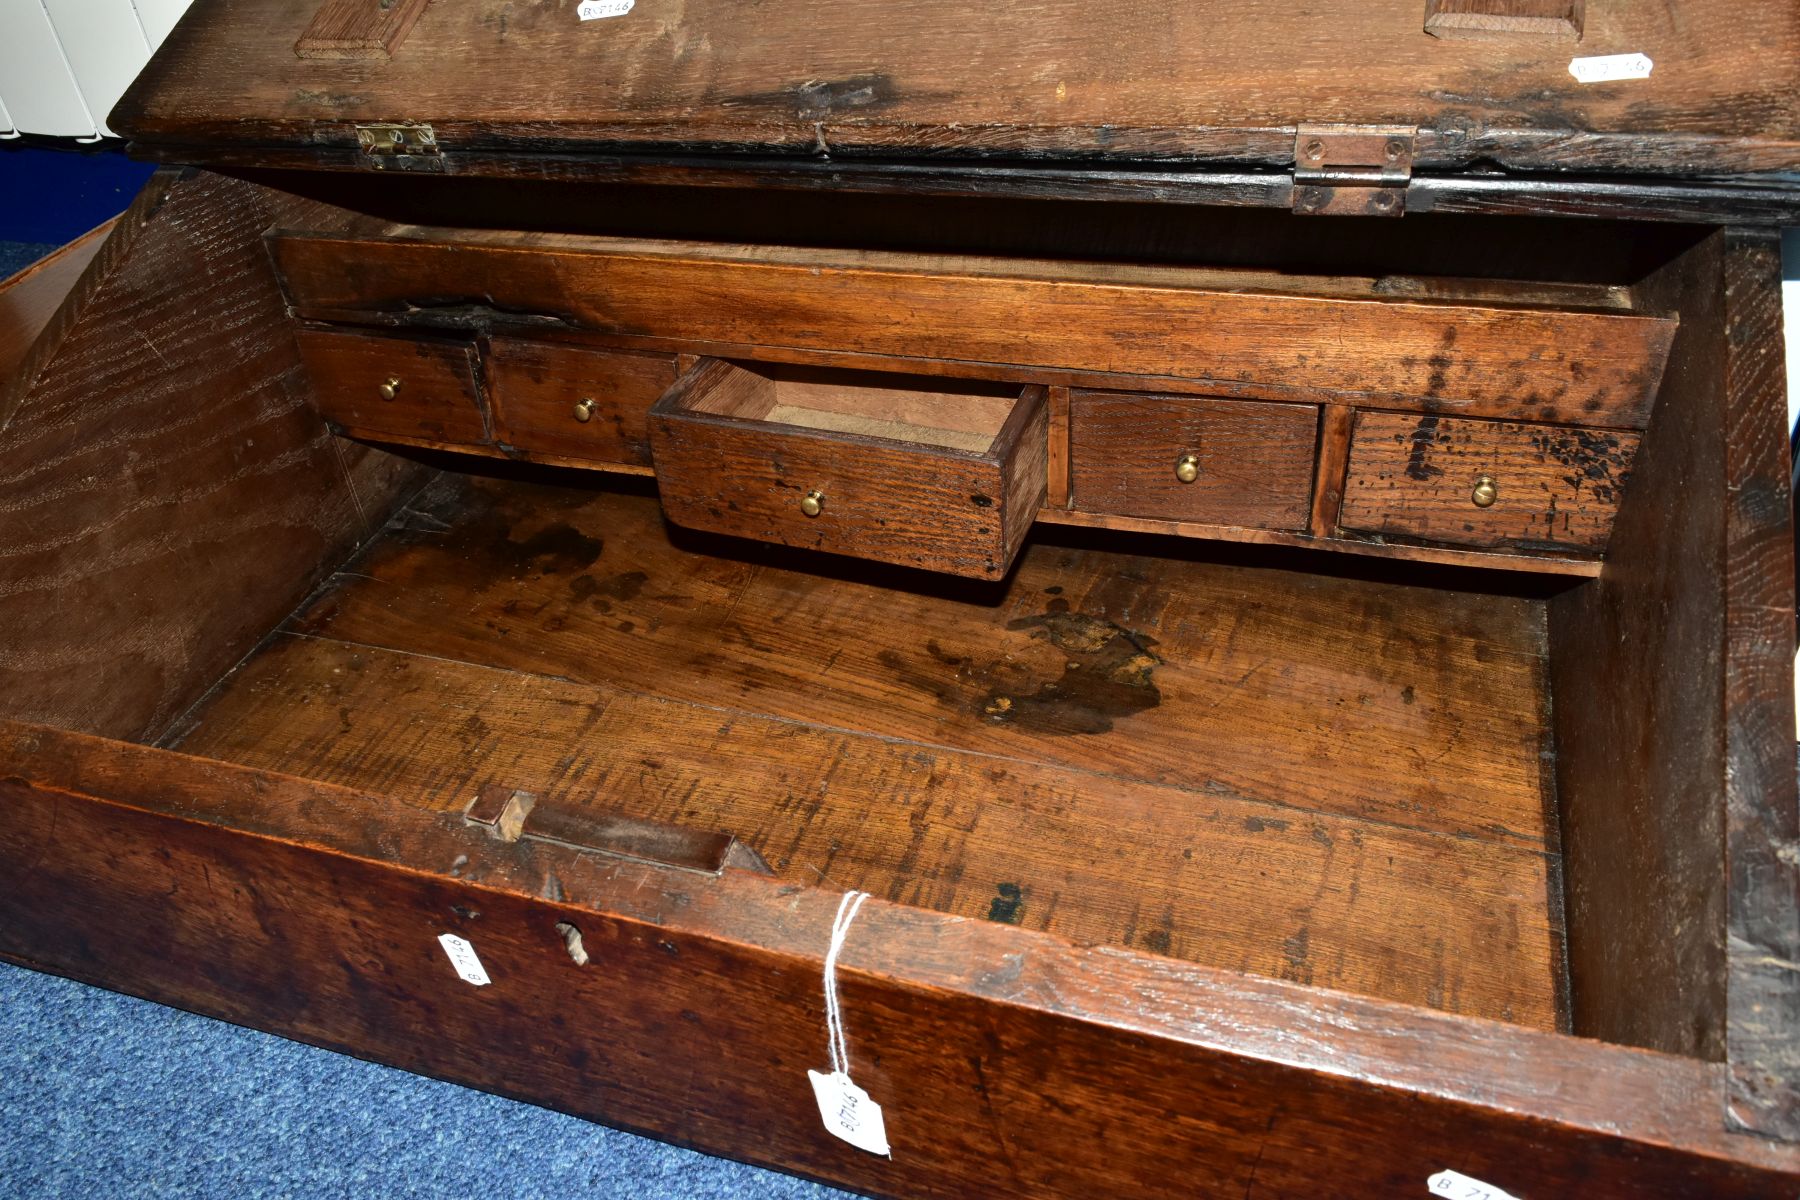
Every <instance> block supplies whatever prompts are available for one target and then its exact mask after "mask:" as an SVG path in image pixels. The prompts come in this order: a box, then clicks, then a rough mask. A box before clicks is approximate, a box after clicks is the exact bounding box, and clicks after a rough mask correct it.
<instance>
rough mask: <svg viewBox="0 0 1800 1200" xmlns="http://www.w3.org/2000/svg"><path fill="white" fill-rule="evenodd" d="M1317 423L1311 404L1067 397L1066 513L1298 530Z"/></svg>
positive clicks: (1307, 499)
mask: <svg viewBox="0 0 1800 1200" xmlns="http://www.w3.org/2000/svg"><path fill="white" fill-rule="evenodd" d="M1318 418H1319V410H1318V409H1317V407H1315V406H1313V405H1311V404H1264V403H1257V402H1250V401H1240V400H1211V399H1205V398H1200V397H1191V396H1144V395H1132V394H1127V393H1121V392H1092V391H1081V390H1076V391H1073V392H1071V393H1070V395H1069V477H1070V504H1071V507H1073V508H1076V509H1078V510H1080V511H1082V512H1094V513H1112V514H1115V515H1118V516H1127V517H1161V518H1166V519H1168V520H1172V521H1199V522H1205V523H1207V524H1210V525H1236V526H1245V527H1249V528H1255V529H1302V528H1304V527H1305V526H1306V522H1307V516H1308V512H1309V509H1310V505H1311V499H1312V477H1313V453H1314V445H1315V443H1316V441H1317V437H1318Z"/></svg>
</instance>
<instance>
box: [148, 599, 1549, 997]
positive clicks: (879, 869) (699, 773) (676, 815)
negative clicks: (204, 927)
mask: <svg viewBox="0 0 1800 1200" xmlns="http://www.w3.org/2000/svg"><path fill="white" fill-rule="evenodd" d="M396 601H398V602H400V603H404V600H403V599H402V598H400V597H396ZM817 717H818V719H817V721H816V723H814V722H807V723H797V722H794V721H791V720H774V719H770V718H766V717H759V716H751V715H746V714H744V713H741V712H729V713H728V712H721V710H720V709H719V708H717V707H713V706H703V705H696V704H690V703H682V702H675V701H669V700H665V699H662V698H661V697H659V696H656V695H654V694H651V695H645V694H641V693H639V692H633V691H625V690H622V689H619V688H615V687H597V686H594V685H591V684H573V683H566V682H563V681H560V680H555V679H551V678H548V677H546V676H542V675H527V674H520V673H518V672H514V671H508V670H500V669H495V668H491V667H487V666H480V665H470V664H464V663H457V662H450V661H447V660H444V659H440V658H433V657H429V656H427V655H425V654H420V653H399V652H395V651H388V650H374V649H370V648H367V647H361V646H353V645H348V644H346V643H343V642H339V641H336V640H329V639H320V638H314V637H307V636H286V637H282V638H279V639H277V640H275V641H274V642H272V643H271V644H270V645H268V646H267V647H265V648H263V649H262V650H260V651H259V652H258V653H257V655H256V657H255V658H253V659H252V660H251V661H250V662H249V663H247V664H246V665H245V666H243V667H241V668H240V669H239V670H238V672H237V673H236V674H235V675H234V676H233V677H232V679H231V681H230V682H229V683H228V684H227V685H226V686H225V687H224V688H223V689H222V690H221V691H220V692H219V693H218V694H217V695H215V696H214V697H212V698H211V699H210V700H209V702H208V703H207V705H206V706H205V707H204V709H203V710H201V711H200V712H199V713H198V714H197V716H196V718H195V720H196V723H195V724H194V725H193V727H192V730H191V732H189V733H187V735H186V736H185V737H184V738H183V739H182V740H181V742H180V748H181V749H183V750H184V751H186V752H188V753H193V754H203V755H205V756H207V757H209V758H219V759H223V760H225V761H228V762H238V763H243V764H245V765H248V766H255V767H262V768H266V769H269V770H273V771H280V772H282V773H284V774H293V775H301V776H304V777H306V778H308V779H320V780H325V781H327V782H331V783H337V784H343V785H345V786H348V787H352V788H356V789H358V790H369V791H380V792H381V793H383V794H385V795H391V796H396V797H401V798H404V799H406V800H409V801H416V802H419V803H423V804H427V805H430V806H432V807H434V808H439V809H442V810H444V811H450V812H458V811H460V810H461V809H462V807H463V806H464V805H466V804H467V803H468V801H469V799H470V798H471V797H473V796H474V795H475V794H476V792H477V791H479V790H480V789H481V788H482V787H484V786H488V785H490V784H492V785H499V786H505V787H509V788H510V787H518V788H523V789H525V790H527V791H531V792H534V793H536V794H538V795H539V796H541V797H542V798H543V799H542V802H543V803H548V804H554V805H558V806H561V807H563V808H565V809H575V808H593V809H596V810H599V811H605V812H612V813H618V814H620V815H623V816H626V817H630V818H634V819H639V820H647V821H655V822H661V823H666V824H669V825H675V826H680V827H683V828H687V829H692V830H696V831H708V832H716V833H719V834H725V835H734V836H736V837H738V838H740V839H742V840H743V841H744V842H745V843H746V844H748V845H749V846H751V847H752V848H753V849H755V850H757V851H758V852H759V853H760V854H761V855H762V857H763V858H764V859H765V860H767V861H768V863H769V865H770V867H771V868H772V869H773V870H774V871H775V873H776V874H778V875H780V876H781V877H782V878H784V879H787V880H788V881H790V882H792V883H796V884H800V885H802V886H806V887H824V888H836V889H839V890H842V889H847V888H854V889H858V890H861V891H867V892H871V893H873V894H875V895H877V896H884V897H886V898H888V899H890V900H893V901H895V902H897V903H903V904H910V905H914V906H917V907H920V908H928V909H933V910H936V911H939V912H946V913H954V914H957V915H959V916H966V917H976V918H983V919H988V920H997V921H1002V922H1005V923H1008V924H1013V925H1019V926H1021V927H1024V928H1029V929H1042V930H1048V931H1050V932H1053V933H1056V934H1059V935H1061V936H1063V937H1066V938H1069V939H1071V940H1072V941H1075V942H1078V943H1083V944H1101V945H1114V946H1128V947H1132V948H1135V949H1139V950H1145V951H1149V952H1152V953H1157V954H1166V955H1171V956H1173V957H1176V958H1181V959H1186V960H1188V961H1192V962H1201V963H1207V964H1209V965H1212V966H1218V967H1226V968H1229V969H1233V970H1241V971H1249V972H1252V973H1254V974H1259V975H1265V976H1268V977H1270V978H1279V979H1293V980H1298V981H1300V982H1304V983H1312V984H1315V985H1317V986H1320V987H1331V988H1338V989H1342V990H1346V991H1354V992H1360V993H1363V994H1365V995H1377V996H1384V997H1386V998H1388V999H1392V1000H1399V1001H1403V1002H1406V1003H1411V1004H1419V1005H1425V1006H1428V1007H1432V1008H1437V1009H1442V1010H1444V1011H1448V1012H1459V1013H1464V1014H1467V1015H1470V1016H1483V1017H1491V1018H1494V1019H1498V1020H1507V1021H1513V1022H1516V1023H1518V1024H1521V1025H1528V1026H1531V1027H1534V1028H1539V1029H1556V1028H1557V1027H1558V1019H1559V1016H1560V1014H1559V1012H1558V1006H1559V1003H1560V989H1559V986H1558V975H1557V970H1556V966H1557V963H1558V962H1559V960H1560V956H1561V950H1560V931H1559V930H1558V929H1557V928H1556V926H1555V924H1554V921H1553V919H1552V918H1551V916H1550V911H1551V910H1550V909H1549V907H1548V901H1549V896H1550V892H1549V887H1550V885H1549V878H1550V877H1551V875H1552V873H1553V871H1552V866H1551V860H1550V859H1549V858H1548V856H1546V855H1545V853H1544V852H1543V851H1542V850H1541V849H1533V848H1531V847H1528V846H1525V845H1522V844H1520V843H1519V842H1517V841H1513V840H1506V839H1499V840H1495V839H1489V838H1457V837H1449V836H1444V835H1440V834H1427V833H1419V832H1414V831H1411V830H1404V829H1397V828H1394V827H1392V826H1388V825H1383V824H1380V823H1377V822H1371V821H1362V820H1358V819H1356V818H1354V817H1344V816H1336V815H1329V814H1318V815H1315V814H1302V813H1296V812H1295V811H1294V810H1293V809H1292V808H1289V807H1285V806H1276V805H1271V804H1266V803H1259V802H1256V801H1250V800H1244V799H1240V798H1237V797H1234V796H1231V795H1228V794H1215V795H1202V796H1196V795H1194V794H1192V793H1190V792H1184V791H1178V790H1175V789H1173V788H1167V787H1158V786H1153V785H1148V784H1140V783H1130V782H1125V781H1121V780H1115V779H1108V778H1104V777H1100V776H1096V775H1092V774H1089V773H1086V772H1081V771H1075V770H1071V769H1068V768H1061V767H1046V766H1039V765H1037V764H1034V763H1030V762H1025V761H1011V760H998V759H994V758H992V757H989V756H985V755H976V754H968V753H962V752H957V751H950V750H943V749H939V748H925V747H922V746H919V745H916V744H904V743H897V742H894V741H892V740H888V739H881V738H875V737H871V736H869V735H866V734H854V733H847V732H843V731H842V730H838V729H832V728H830V727H829V726H830V724H831V722H830V721H829V719H828V714H825V713H820V714H817Z"/></svg>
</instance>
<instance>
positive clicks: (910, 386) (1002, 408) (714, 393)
mask: <svg viewBox="0 0 1800 1200" xmlns="http://www.w3.org/2000/svg"><path fill="white" fill-rule="evenodd" d="M1046 419H1047V418H1046V414H1045V407H1044V389H1043V388H1041V387H1034V386H1029V385H1026V386H1020V385H1017V384H1004V383H984V382H963V381H950V380H943V379H929V380H920V379H911V378H908V377H905V376H893V375H880V374H873V373H869V372H858V371H833V370H821V369H809V368H799V367H781V366H770V365H767V364H760V363H759V364H751V365H740V364H737V363H730V362H724V361H722V360H718V359H708V360H704V361H702V362H701V363H700V364H699V365H698V366H696V367H695V368H694V370H692V371H691V372H689V373H688V374H687V375H686V376H684V377H683V378H682V379H680V380H679V381H677V382H676V384H675V386H674V387H673V388H671V389H670V390H669V393H668V394H667V395H666V396H664V397H663V398H662V399H661V400H660V401H658V402H657V404H656V407H655V408H653V409H651V411H650V450H651V455H652V457H653V458H654V460H655V465H656V479H657V485H658V487H659V488H660V489H661V492H662V500H663V508H664V509H665V510H666V511H667V512H668V514H669V517H670V519H671V520H673V521H675V522H677V523H678V524H681V525H687V526H690V527H692V528H695V529H706V530H711V531H713V532H715V533H730V534H738V535H740V536H743V537H751V538H758V539H760V540H763V541H768V542H776V543H779V544H781V545H785V546H803V547H807V548H809V549H815V550H828V551H833V552H836V553H839V554H853V555H857V556H859V557H862V558H872V559H877V560H880V561H882V562H890V563H896V564H899V565H901V566H910V567H923V568H925V569H927V570H933V571H944V572H947V573H949V574H953V575H972V576H976V577H977V578H983V579H995V578H998V577H1000V576H1002V575H1004V574H1006V572H1007V569H1008V568H1009V567H1010V566H1011V565H1012V561H1013V556H1014V555H1015V554H1017V553H1018V549H1019V545H1020V543H1021V542H1023V541H1024V539H1025V534H1026V532H1027V531H1028V530H1029V529H1030V528H1031V522H1032V519H1033V518H1034V517H1035V516H1036V515H1037V509H1038V506H1039V505H1040V504H1042V503H1043V499H1044V486H1045V456H1046V453H1047V447H1046V439H1045V422H1046Z"/></svg>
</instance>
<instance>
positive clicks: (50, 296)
mask: <svg viewBox="0 0 1800 1200" xmlns="http://www.w3.org/2000/svg"><path fill="white" fill-rule="evenodd" d="M116 223H117V222H116V221H108V222H107V223H106V224H104V225H102V226H100V227H99V228H98V229H94V230H90V231H89V232H87V233H84V234H82V235H81V236H80V237H78V238H76V239H75V240H74V241H72V242H70V243H69V244H68V245H66V246H64V247H62V248H61V249H59V250H57V251H55V252H54V253H51V254H48V255H46V256H45V257H43V258H41V259H39V260H38V261H37V262H34V263H32V264H31V265H30V266H28V267H26V268H25V269H24V270H22V271H20V272H19V273H18V274H16V275H14V276H13V277H12V278H10V279H7V280H5V281H4V282H0V381H4V380H6V379H7V378H8V377H10V376H11V375H12V373H13V370H14V368H16V367H17V366H18V364H19V362H20V360H22V359H23V358H24V357H25V352H26V351H27V350H29V349H31V344H32V343H33V342H35V341H36V340H37V336H38V334H40V333H42V332H43V330H44V326H46V325H48V324H49V323H50V318H51V317H53V316H55V315H56V310H57V309H58V308H60V307H62V303H63V300H64V299H65V298H66V297H67V296H68V295H69V293H70V292H71V291H73V290H74V288H75V286H76V284H77V283H79V282H80V280H81V276H82V274H83V273H84V272H85V271H86V270H87V266H88V264H89V263H90V262H92V261H93V259H94V255H95V254H96V253H98V252H99V250H100V246H101V244H102V243H103V242H105V241H106V238H107V236H108V235H109V234H110V233H111V232H112V228H113V225H114V224H116ZM4 391H5V389H4V386H0V393H3V392H4Z"/></svg>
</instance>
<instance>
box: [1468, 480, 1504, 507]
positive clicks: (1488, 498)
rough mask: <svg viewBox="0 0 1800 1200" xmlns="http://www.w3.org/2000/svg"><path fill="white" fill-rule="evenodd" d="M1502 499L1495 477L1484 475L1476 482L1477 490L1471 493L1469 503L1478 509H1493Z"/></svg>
mask: <svg viewBox="0 0 1800 1200" xmlns="http://www.w3.org/2000/svg"><path fill="white" fill-rule="evenodd" d="M1499 498H1500V489H1499V488H1497V487H1495V486H1494V477H1493V476H1491V475H1483V476H1482V477H1481V478H1479V479H1477V480H1476V481H1475V489H1474V490H1473V491H1471V492H1470V493H1469V503H1470V504H1473V505H1474V506H1475V507H1476V508H1492V507H1493V506H1494V501H1496V500H1498V499H1499Z"/></svg>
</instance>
